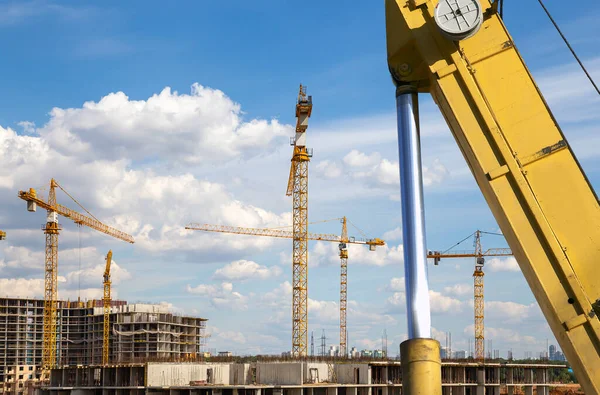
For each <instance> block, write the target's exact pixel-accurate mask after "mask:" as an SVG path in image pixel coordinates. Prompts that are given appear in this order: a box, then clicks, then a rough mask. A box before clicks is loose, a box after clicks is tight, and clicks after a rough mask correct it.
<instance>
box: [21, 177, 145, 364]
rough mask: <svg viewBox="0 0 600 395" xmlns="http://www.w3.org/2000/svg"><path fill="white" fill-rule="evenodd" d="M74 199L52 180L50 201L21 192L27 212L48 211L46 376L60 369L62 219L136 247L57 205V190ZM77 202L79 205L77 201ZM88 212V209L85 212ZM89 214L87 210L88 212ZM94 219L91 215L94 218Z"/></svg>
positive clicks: (121, 234)
mask: <svg viewBox="0 0 600 395" xmlns="http://www.w3.org/2000/svg"><path fill="white" fill-rule="evenodd" d="M57 187H58V188H60V189H61V190H62V191H63V192H65V194H67V195H68V196H69V197H71V196H70V195H69V194H68V193H67V192H66V191H65V190H64V189H63V188H62V187H61V186H60V185H59V184H58V183H57V182H56V180H54V179H52V180H50V190H49V193H48V201H44V200H43V199H41V198H39V197H38V196H37V193H36V191H35V189H33V188H31V189H29V191H19V195H18V196H19V198H21V199H23V200H25V201H26V202H27V210H28V211H31V212H34V211H36V209H37V206H39V207H41V208H43V209H45V210H47V221H46V225H45V226H44V228H43V230H44V233H45V235H46V258H45V265H44V267H45V269H44V329H43V334H44V335H43V348H42V372H43V374H44V375H45V376H46V375H47V373H48V371H49V369H50V368H52V367H54V366H56V357H57V355H56V318H57V316H56V312H57V291H58V281H57V280H58V278H57V276H58V234H59V232H60V230H61V228H60V226H59V223H58V215H62V216H64V217H66V218H70V219H71V220H73V221H74V222H75V223H77V224H78V225H80V226H87V227H90V228H92V229H95V230H97V231H99V232H102V233H104V234H107V235H109V236H112V237H115V238H117V239H120V240H123V241H126V242H128V243H133V242H134V240H133V237H132V236H130V235H128V234H127V233H124V232H122V231H120V230H118V229H115V228H113V227H110V226H108V225H105V224H103V223H102V222H100V221H99V220H98V219H96V218H93V216H91V217H88V216H86V215H83V214H80V213H78V212H76V211H74V210H71V209H69V208H67V207H65V206H63V205H60V204H58V203H56V188H57ZM71 199H73V201H75V202H76V203H77V204H79V203H78V202H77V201H76V200H75V199H74V198H73V197H71ZM84 210H85V209H84ZM86 211H87V210H86ZM88 214H89V212H88ZM90 215H91V214H90Z"/></svg>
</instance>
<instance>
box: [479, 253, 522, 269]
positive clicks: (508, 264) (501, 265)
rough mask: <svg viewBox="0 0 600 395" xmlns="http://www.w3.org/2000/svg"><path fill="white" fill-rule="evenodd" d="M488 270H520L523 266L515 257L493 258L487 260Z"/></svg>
mask: <svg viewBox="0 0 600 395" xmlns="http://www.w3.org/2000/svg"><path fill="white" fill-rule="evenodd" d="M485 267H486V270H489V271H490V272H520V271H521V268H520V267H519V264H518V263H517V260H516V259H515V257H512V256H509V257H506V258H492V259H490V260H488V261H486V262H485Z"/></svg>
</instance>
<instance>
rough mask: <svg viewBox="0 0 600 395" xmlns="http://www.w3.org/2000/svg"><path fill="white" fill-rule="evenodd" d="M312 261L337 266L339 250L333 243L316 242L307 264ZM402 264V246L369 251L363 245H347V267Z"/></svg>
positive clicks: (386, 246) (382, 247) (387, 246)
mask: <svg viewBox="0 0 600 395" xmlns="http://www.w3.org/2000/svg"><path fill="white" fill-rule="evenodd" d="M311 261H314V263H315V265H317V264H323V263H327V264H333V265H339V262H340V258H339V250H338V246H337V244H335V243H325V242H317V243H315V246H314V248H313V249H312V250H311V251H310V255H309V264H310V262H311ZM403 262H404V247H403V245H402V244H399V245H397V246H389V245H387V244H386V245H384V246H380V247H379V246H378V247H377V248H376V250H375V251H370V250H369V248H367V247H366V246H364V245H360V244H349V245H348V264H349V265H369V266H387V265H391V264H396V265H398V264H402V263H403Z"/></svg>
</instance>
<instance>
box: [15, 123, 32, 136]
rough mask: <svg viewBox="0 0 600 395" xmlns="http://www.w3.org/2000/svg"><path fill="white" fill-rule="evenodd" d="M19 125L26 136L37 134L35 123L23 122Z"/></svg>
mask: <svg viewBox="0 0 600 395" xmlns="http://www.w3.org/2000/svg"><path fill="white" fill-rule="evenodd" d="M17 125H19V126H20V127H22V128H23V133H25V134H34V133H35V123H33V122H30V121H21V122H18V123H17Z"/></svg>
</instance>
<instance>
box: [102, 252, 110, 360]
mask: <svg viewBox="0 0 600 395" xmlns="http://www.w3.org/2000/svg"><path fill="white" fill-rule="evenodd" d="M111 263H112V250H109V251H108V254H107V255H106V268H105V269H104V281H103V282H102V285H103V286H104V295H103V297H102V302H103V308H104V322H103V324H104V325H103V331H102V335H103V336H102V364H103V365H108V356H109V341H110V300H111V296H110V284H111V281H110V265H111Z"/></svg>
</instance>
